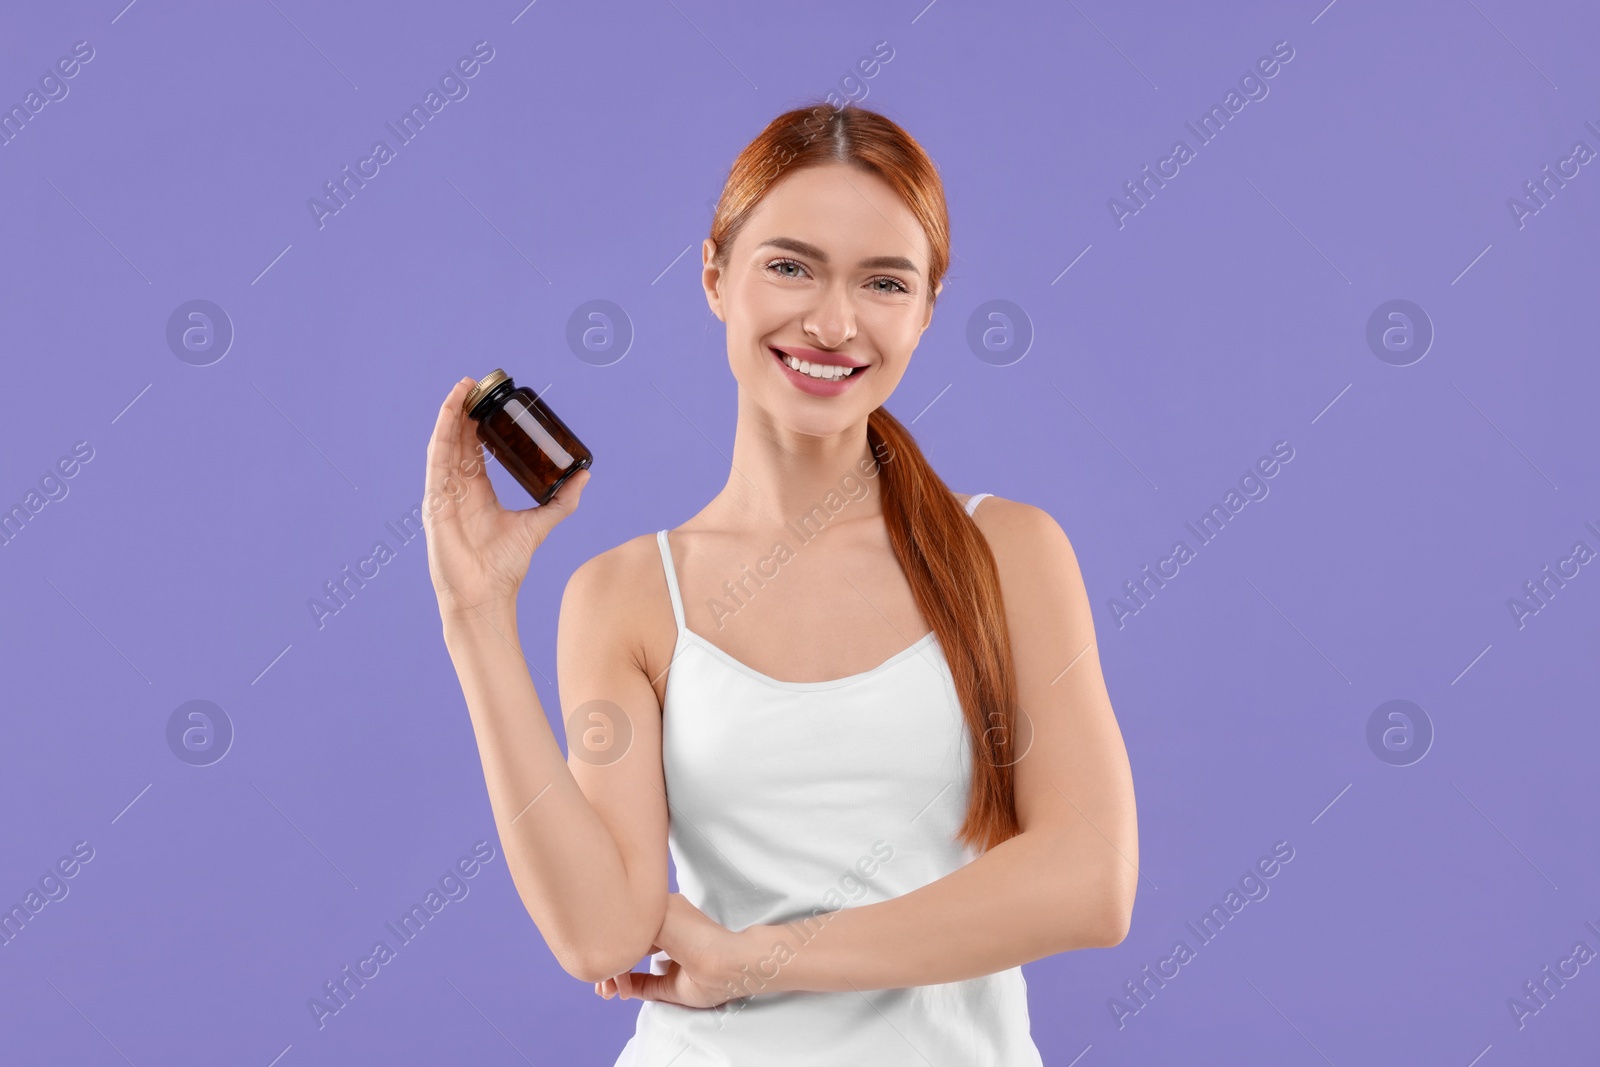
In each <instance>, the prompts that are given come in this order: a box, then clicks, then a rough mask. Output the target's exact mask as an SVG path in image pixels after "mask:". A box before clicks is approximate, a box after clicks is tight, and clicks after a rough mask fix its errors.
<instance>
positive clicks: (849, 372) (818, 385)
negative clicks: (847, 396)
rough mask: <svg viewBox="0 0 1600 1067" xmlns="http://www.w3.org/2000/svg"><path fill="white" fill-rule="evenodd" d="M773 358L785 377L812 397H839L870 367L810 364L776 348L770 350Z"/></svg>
mask: <svg viewBox="0 0 1600 1067" xmlns="http://www.w3.org/2000/svg"><path fill="white" fill-rule="evenodd" d="M768 351H770V352H771V353H772V358H773V359H774V360H776V361H777V363H778V365H779V366H780V367H782V368H783V373H784V376H785V377H787V378H788V379H789V381H790V382H791V383H792V384H793V385H794V386H796V387H797V388H798V389H800V391H801V392H804V393H807V394H809V395H811V396H838V395H839V394H840V393H842V392H844V391H845V390H846V389H848V388H850V386H851V384H852V383H853V382H855V380H856V379H858V378H860V377H861V376H862V375H863V374H865V373H866V372H867V370H868V369H869V368H868V367H836V366H832V365H830V364H825V363H808V362H807V361H805V360H802V359H798V358H796V357H794V356H791V355H787V354H786V353H783V352H780V351H779V350H778V349H776V348H769V349H768Z"/></svg>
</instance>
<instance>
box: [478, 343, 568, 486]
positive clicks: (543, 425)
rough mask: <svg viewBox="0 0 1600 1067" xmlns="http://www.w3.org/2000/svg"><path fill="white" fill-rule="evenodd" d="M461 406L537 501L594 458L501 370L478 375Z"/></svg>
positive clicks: (531, 394) (553, 415)
mask: <svg viewBox="0 0 1600 1067" xmlns="http://www.w3.org/2000/svg"><path fill="white" fill-rule="evenodd" d="M462 408H463V409H464V410H465V411H466V413H467V415H468V416H469V417H471V418H472V419H473V420H475V421H476V422H477V424H478V440H480V441H482V442H483V443H484V446H485V447H487V448H488V450H489V452H490V453H491V454H492V455H493V456H494V458H495V459H497V460H499V461H500V464H501V466H503V467H505V469H506V470H508V471H510V472H511V476H512V477H513V478H515V479H516V480H517V482H518V483H519V484H520V485H521V486H522V488H524V489H526V490H527V491H528V494H529V495H530V496H532V497H533V499H534V500H535V501H537V502H538V503H539V504H541V505H543V504H547V503H549V501H550V498H551V497H553V496H555V495H556V490H557V489H560V488H561V484H562V483H563V482H565V481H566V480H567V479H568V478H570V477H572V476H573V475H574V474H577V473H578V472H579V471H581V470H583V469H585V468H587V467H588V466H589V464H590V463H592V462H593V461H594V456H593V455H591V454H590V452H589V450H588V449H587V448H586V447H584V444H583V442H582V441H580V440H578V438H577V435H576V434H574V433H573V432H572V431H571V430H569V429H567V424H566V423H564V422H562V421H561V420H560V419H558V418H557V417H556V413H555V412H553V411H551V410H550V408H549V407H548V406H547V405H546V404H545V402H544V401H543V400H541V399H539V397H538V396H536V395H535V394H534V392H533V390H532V389H529V388H528V387H527V386H525V385H521V386H519V385H517V383H516V382H514V381H512V380H511V378H510V377H509V376H508V375H507V374H506V372H505V371H503V370H498V369H497V370H494V371H491V372H490V373H489V374H487V375H485V376H484V377H483V378H481V379H479V381H478V384H477V385H475V386H473V387H472V389H471V390H470V391H468V393H467V399H466V400H465V401H464V402H463V403H462Z"/></svg>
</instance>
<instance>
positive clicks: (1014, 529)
mask: <svg viewBox="0 0 1600 1067" xmlns="http://www.w3.org/2000/svg"><path fill="white" fill-rule="evenodd" d="M972 518H973V521H974V522H976V523H977V524H978V529H979V530H981V531H982V532H983V536H984V538H985V540H987V541H988V542H989V550H990V551H991V552H993V553H994V560H995V566H996V568H997V569H998V570H999V572H1000V585H1001V588H1002V590H1003V591H1004V595H1005V596H1006V599H1007V600H1008V601H1012V602H1016V603H1027V602H1030V601H1032V600H1035V599H1039V598H1041V597H1042V598H1044V599H1046V600H1057V601H1059V600H1062V599H1063V598H1064V599H1065V600H1068V601H1071V602H1074V603H1076V602H1079V601H1082V600H1083V598H1084V595H1085V590H1084V582H1083V575H1082V572H1081V571H1080V569H1079V567H1078V557H1077V553H1075V552H1074V551H1073V548H1072V542H1071V541H1070V540H1069V539H1068V538H1067V533H1066V531H1065V530H1063V529H1062V528H1061V524H1060V523H1059V522H1057V521H1056V517H1055V516H1054V515H1052V514H1050V512H1048V511H1046V510H1044V509H1043V508H1041V507H1037V506H1035V505H1033V504H1027V503H1024V502H1022V501H1020V500H1007V499H1006V498H1004V497H998V496H988V497H985V498H984V499H983V501H982V502H981V503H979V505H978V506H977V508H976V509H974V511H973V513H972Z"/></svg>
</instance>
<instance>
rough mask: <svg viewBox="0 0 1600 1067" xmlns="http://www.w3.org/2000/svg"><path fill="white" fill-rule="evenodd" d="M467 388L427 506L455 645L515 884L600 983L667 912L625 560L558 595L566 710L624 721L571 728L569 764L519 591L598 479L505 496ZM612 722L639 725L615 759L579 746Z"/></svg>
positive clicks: (649, 719) (432, 566)
mask: <svg viewBox="0 0 1600 1067" xmlns="http://www.w3.org/2000/svg"><path fill="white" fill-rule="evenodd" d="M469 388H470V380H469V379H464V380H463V381H462V382H460V383H458V384H457V385H456V387H455V388H454V389H453V390H452V391H451V393H450V395H449V396H448V397H446V399H445V402H444V404H443V405H442V406H441V408H440V412H439V421H438V423H437V425H436V426H435V428H434V435H433V438H432V440H430V442H429V444H428V474H427V493H426V494H425V498H424V508H423V515H424V526H425V528H426V530H427V534H428V564H429V571H430V573H431V575H432V577H433V582H434V591H435V593H436V594H437V595H438V598H439V610H440V617H441V621H442V623H443V629H444V638H445V645H446V647H447V648H448V650H449V653H450V658H451V660H452V662H453V663H454V665H455V668H456V673H457V676H458V677H459V679H460V681H461V690H462V695H463V696H464V697H465V698H466V704H467V710H468V712H469V714H470V716H471V719H472V727H473V732H474V734H475V736H476V737H477V742H478V754H479V756H480V758H481V759H482V762H483V772H484V781H485V784H486V785H487V787H488V792H489V801H490V807H491V809H492V811H493V814H494V820H495V827H496V830H497V832H498V834H499V837H500V842H501V846H502V849H503V850H504V852H505V856H506V863H507V866H508V868H509V869H510V871H511V876H512V880H513V882H514V883H515V885H516V887H517V891H518V894H519V895H520V897H521V899H522V902H523V904H524V906H525V907H526V908H527V909H528V914H529V915H530V916H531V917H532V918H533V921H534V923H535V925H537V926H538V928H539V931H540V933H541V934H542V935H543V936H544V938H545V941H546V943H547V944H548V945H549V946H550V949H551V952H552V953H554V955H555V956H556V959H557V960H558V961H559V962H560V963H561V965H562V967H563V968H564V969H565V970H566V971H567V972H568V973H569V974H571V975H573V976H574V977H576V978H581V979H583V980H585V981H591V982H594V981H600V980H601V979H604V978H608V977H610V976H611V975H613V974H616V973H618V972H619V971H622V970H626V969H627V968H628V967H629V966H631V965H632V964H633V963H634V962H636V961H637V960H638V959H639V958H640V957H642V956H643V955H645V953H646V952H647V951H648V949H649V947H650V945H651V940H652V938H653V937H654V935H655V933H656V931H657V930H659V929H660V926H661V921H662V917H663V915H664V914H665V909H666V897H667V870H666V855H665V842H666V798H665V793H664V791H663V787H662V785H661V761H660V751H661V747H660V744H661V743H660V713H659V711H660V709H659V707H658V705H657V703H656V697H655V690H654V689H653V687H652V686H651V685H650V682H649V679H648V678H647V677H646V676H645V674H644V672H643V670H642V669H641V668H640V667H639V666H638V664H637V662H636V661H637V660H638V657H637V656H636V655H635V653H634V652H633V651H632V650H630V648H629V645H630V640H629V638H628V635H630V634H633V633H635V632H636V630H635V628H634V627H632V626H629V625H628V622H629V620H628V619H627V618H625V617H624V618H617V617H615V616H616V615H618V614H626V612H625V609H624V607H623V606H622V605H618V604H616V603H615V601H616V596H615V593H616V590H617V588H618V586H617V584H616V583H615V581H614V579H615V577H616V576H615V574H614V573H613V572H614V571H615V570H616V569H617V568H618V567H619V566H622V565H623V564H622V563H621V561H620V559H617V558H614V557H615V553H606V554H603V555H602V556H599V557H596V558H595V559H592V560H590V561H589V562H588V563H585V564H584V565H583V566H582V567H579V568H578V570H577V571H576V572H575V573H574V574H573V576H572V579H571V580H570V581H569V583H568V585H567V591H566V595H565V596H564V597H563V600H562V606H561V620H560V630H559V634H560V636H559V638H558V664H559V667H558V669H559V677H560V682H561V686H560V689H561V694H560V695H561V702H562V705H563V712H564V714H563V719H565V718H566V716H567V715H570V714H571V713H572V712H573V711H575V710H577V709H580V708H582V709H583V711H584V712H585V713H586V715H587V714H588V713H592V712H595V711H602V710H605V711H609V714H608V715H607V718H609V719H616V718H617V717H618V716H621V719H620V720H618V721H616V722H610V723H599V722H596V721H593V720H592V719H590V720H589V721H585V722H581V723H580V722H574V724H573V725H574V730H575V731H576V733H577V736H574V737H572V738H569V747H570V748H571V751H572V758H571V761H570V763H569V762H567V761H565V760H564V759H563V757H562V755H561V748H560V746H559V744H558V743H557V741H556V738H555V735H554V733H553V731H552V730H551V727H550V724H549V722H548V721H547V719H546V716H545V712H544V709H543V707H542V705H541V704H540V702H539V697H538V693H537V692H536V690H535V689H534V686H533V681H532V679H531V678H530V677H529V674H528V666H527V662H526V661H525V660H524V659H523V656H522V652H521V645H520V643H519V640H518V635H517V617H516V593H517V589H518V587H519V586H520V585H521V582H522V578H523V575H524V574H525V573H526V571H527V568H528V564H529V561H530V559H531V557H532V554H533V552H534V550H535V549H536V548H537V547H538V545H539V544H540V543H542V542H543V540H544V538H545V536H547V535H548V534H549V532H550V530H551V528H553V527H554V526H555V525H556V524H557V523H558V522H560V521H561V520H562V519H563V518H565V517H566V515H568V514H570V513H571V512H572V510H573V509H574V508H575V507H576V505H577V503H578V497H579V496H580V495H581V493H582V489H583V486H584V485H585V484H586V483H587V481H588V477H589V474H588V472H587V471H584V472H581V473H579V474H577V475H575V476H573V478H572V479H571V480H569V481H568V483H567V484H566V485H564V486H563V487H562V489H561V492H560V493H558V494H557V496H556V497H555V498H554V499H552V500H551V501H550V503H548V504H546V505H544V506H543V507H538V508H529V509H527V510H525V511H509V510H507V509H505V508H503V507H502V506H500V504H499V502H498V501H497V500H496V499H495V495H494V489H493V487H492V486H491V485H490V484H489V480H488V477H487V475H486V473H485V472H484V470H483V464H482V458H481V455H482V454H481V449H480V446H479V445H478V442H477V437H476V433H475V431H474V426H473V424H472V423H471V421H470V420H469V419H467V418H466V417H465V415H464V414H463V413H462V411H461V404H462V401H463V399H464V398H465V396H466V393H467V390H468V389H469ZM622 588H626V586H625V585H624V586H622ZM608 594H609V595H608ZM585 705H588V707H585ZM607 726H609V727H610V728H611V729H613V730H614V731H617V733H618V734H619V735H620V733H621V732H622V731H623V730H624V729H626V730H627V731H628V734H629V737H630V739H631V740H630V742H629V745H628V748H627V750H626V751H625V753H624V754H623V755H622V756H621V757H620V758H616V759H611V756H610V753H608V752H601V753H599V754H597V753H596V752H595V751H594V749H593V747H592V746H589V747H586V746H585V744H584V731H586V730H590V729H592V728H599V729H601V730H602V731H603V729H604V728H605V727H607ZM603 736H604V735H603V732H602V733H601V734H591V738H596V737H599V738H603ZM652 752H653V753H654V758H651V753H652Z"/></svg>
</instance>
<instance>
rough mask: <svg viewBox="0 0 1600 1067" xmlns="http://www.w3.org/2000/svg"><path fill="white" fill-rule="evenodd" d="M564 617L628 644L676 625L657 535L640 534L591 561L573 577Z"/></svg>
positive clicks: (564, 603) (588, 630)
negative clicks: (664, 627)
mask: <svg viewBox="0 0 1600 1067" xmlns="http://www.w3.org/2000/svg"><path fill="white" fill-rule="evenodd" d="M561 614H562V616H563V617H564V618H570V619H572V620H573V621H574V622H578V623H579V629H581V630H582V631H583V632H586V633H597V632H601V631H603V632H605V633H607V634H609V635H611V637H613V638H621V639H622V641H623V643H624V644H628V645H643V644H645V643H647V639H648V637H649V635H650V634H651V633H652V632H653V629H652V628H657V629H658V628H659V627H660V624H661V623H662V622H663V621H664V622H665V624H666V626H668V627H669V628H670V627H671V626H672V609H671V606H670V601H669V600H668V597H667V585H666V576H665V570H664V568H663V567H662V559H661V550H660V548H659V547H658V545H657V542H656V535H655V534H654V533H645V534H639V535H638V536H637V537H631V538H629V539H628V540H626V541H624V542H622V543H621V544H619V545H616V546H614V547H612V548H608V549H606V550H605V551H603V552H600V553H598V554H597V555H594V556H591V557H590V558H589V559H587V560H585V561H584V562H583V563H580V564H579V565H578V568H577V569H576V570H574V571H573V572H572V575H571V577H569V578H568V579H567V586H566V590H565V592H564V593H563V594H562V599H561Z"/></svg>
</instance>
